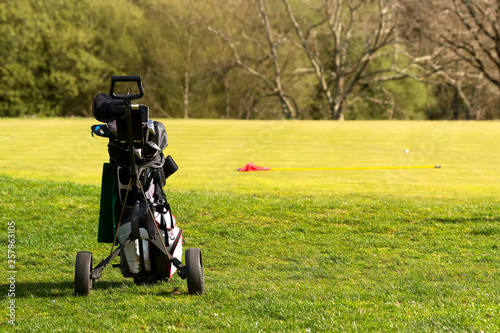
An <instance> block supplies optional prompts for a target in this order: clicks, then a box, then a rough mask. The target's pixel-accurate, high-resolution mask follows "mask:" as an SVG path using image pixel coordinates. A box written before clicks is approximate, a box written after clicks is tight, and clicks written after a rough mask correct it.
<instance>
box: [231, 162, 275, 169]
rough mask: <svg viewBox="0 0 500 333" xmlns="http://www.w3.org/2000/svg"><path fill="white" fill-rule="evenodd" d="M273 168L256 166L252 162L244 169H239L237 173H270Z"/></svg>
mask: <svg viewBox="0 0 500 333" xmlns="http://www.w3.org/2000/svg"><path fill="white" fill-rule="evenodd" d="M269 170H271V168H268V167H261V166H256V165H255V164H253V163H252V162H250V163H247V164H246V165H245V166H244V167H242V168H239V169H238V170H237V171H269Z"/></svg>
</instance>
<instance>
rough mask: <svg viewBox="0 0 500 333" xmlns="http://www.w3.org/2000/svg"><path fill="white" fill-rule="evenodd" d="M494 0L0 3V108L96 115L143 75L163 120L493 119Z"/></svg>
mask: <svg viewBox="0 0 500 333" xmlns="http://www.w3.org/2000/svg"><path fill="white" fill-rule="evenodd" d="M498 15H500V7H499V4H498V2H497V0H481V1H473V0H349V1H347V0H324V1H303V0H273V1H271V0H234V1H227V0H113V1H102V0H43V1H40V0H17V1H9V2H6V1H5V2H1V3H0V46H1V48H0V59H1V62H0V116H9V117H18V116H30V115H34V116H90V115H91V110H90V104H91V101H92V99H93V97H94V96H95V95H96V94H97V93H99V92H108V90H109V84H110V77H111V76H112V75H125V74H130V75H132V74H134V75H141V76H142V78H143V83H144V87H145V92H146V95H145V97H144V98H143V99H142V100H141V101H140V102H141V103H144V104H147V105H149V106H150V109H151V114H152V115H153V116H155V117H186V118H237V119H279V118H289V119H336V120H342V119H498V118H500V106H499V105H500V48H499V47H498V45H500V27H499V24H500V23H499V21H498V17H499V16H498Z"/></svg>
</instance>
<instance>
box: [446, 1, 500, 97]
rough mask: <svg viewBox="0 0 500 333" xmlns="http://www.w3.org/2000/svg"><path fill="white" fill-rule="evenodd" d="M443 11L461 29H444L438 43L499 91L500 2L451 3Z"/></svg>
mask: <svg viewBox="0 0 500 333" xmlns="http://www.w3.org/2000/svg"><path fill="white" fill-rule="evenodd" d="M444 11H445V12H447V13H449V15H452V16H454V17H455V19H456V21H457V22H458V24H459V25H460V26H461V29H456V28H453V29H452V28H451V27H449V26H445V27H443V28H444V29H443V31H442V33H441V34H440V36H439V37H440V38H439V39H438V42H439V43H440V44H441V45H443V46H445V47H447V48H448V49H450V50H451V51H452V52H453V53H454V54H455V56H456V57H457V59H458V60H460V61H464V62H466V63H467V64H469V65H470V66H472V67H473V68H475V69H476V70H477V71H478V72H480V73H482V74H483V75H484V77H485V78H486V79H487V80H488V81H490V82H491V83H492V84H494V85H495V86H496V87H497V88H498V89H500V0H481V1H477V0H452V5H451V6H445V7H444Z"/></svg>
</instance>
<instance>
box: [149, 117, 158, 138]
mask: <svg viewBox="0 0 500 333" xmlns="http://www.w3.org/2000/svg"><path fill="white" fill-rule="evenodd" d="M148 130H149V133H151V134H153V135H155V134H156V131H155V125H154V123H153V119H149V120H148Z"/></svg>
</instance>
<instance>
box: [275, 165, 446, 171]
mask: <svg viewBox="0 0 500 333" xmlns="http://www.w3.org/2000/svg"><path fill="white" fill-rule="evenodd" d="M439 168H441V166H440V165H425V166H388V167H340V168H271V169H270V171H305V170H377V169H439Z"/></svg>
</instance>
